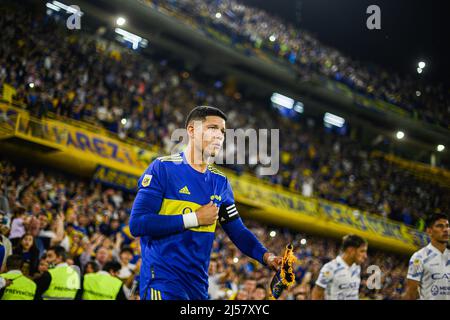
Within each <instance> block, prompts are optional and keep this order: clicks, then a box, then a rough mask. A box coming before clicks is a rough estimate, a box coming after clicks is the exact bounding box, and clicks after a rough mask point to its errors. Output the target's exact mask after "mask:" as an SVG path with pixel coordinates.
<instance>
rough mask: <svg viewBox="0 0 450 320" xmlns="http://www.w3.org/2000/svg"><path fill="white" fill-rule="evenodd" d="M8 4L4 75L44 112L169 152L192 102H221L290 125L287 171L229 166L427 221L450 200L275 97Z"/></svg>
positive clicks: (243, 121) (2, 20)
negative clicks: (234, 87) (270, 102)
mask: <svg viewBox="0 0 450 320" xmlns="http://www.w3.org/2000/svg"><path fill="white" fill-rule="evenodd" d="M2 10H3V11H2V14H1V15H0V28H2V30H3V31H2V33H1V35H0V39H1V42H0V47H1V50H0V84H5V83H6V84H10V85H12V86H13V87H14V88H15V89H16V95H15V98H16V101H19V102H21V103H23V105H24V106H26V108H27V109H28V110H29V111H30V112H32V113H33V114H35V115H37V116H39V117H46V116H47V115H50V114H55V115H56V116H57V117H70V118H73V119H76V120H82V121H85V122H88V123H92V124H95V125H101V126H103V127H105V128H106V129H108V130H110V131H112V132H114V133H117V134H118V137H119V138H120V139H125V138H133V139H137V140H141V141H144V142H145V143H148V144H150V145H154V146H158V147H160V148H162V149H163V150H164V151H165V153H169V152H171V150H172V147H173V146H174V144H175V143H174V142H173V141H171V140H170V137H171V133H172V132H173V130H174V129H176V128H182V127H183V121H184V116H185V113H186V110H188V109H189V108H190V107H191V106H194V105H204V104H207V105H215V106H220V108H222V109H223V110H224V111H225V112H227V113H228V116H229V121H228V126H229V127H231V128H243V129H247V128H255V129H259V128H269V129H270V128H289V130H283V129H282V130H280V134H281V136H280V141H281V146H280V147H281V150H280V157H281V168H280V170H279V172H278V174H276V175H273V176H261V175H260V174H259V173H260V170H261V168H262V167H261V165H246V166H230V168H231V169H234V170H236V171H237V172H238V173H240V172H242V170H246V171H250V172H252V173H255V174H256V175H258V176H260V178H261V179H264V180H267V181H268V182H270V183H272V184H275V185H282V186H284V187H287V188H290V189H291V190H293V191H296V192H300V193H302V194H303V195H304V196H319V197H322V198H325V199H328V200H331V201H336V202H341V203H344V204H348V205H350V206H353V207H356V208H358V209H360V210H367V211H369V212H372V213H377V214H380V215H382V216H384V217H386V218H391V219H394V220H398V221H402V222H404V223H406V224H408V225H412V226H417V227H418V228H419V229H421V228H423V219H424V213H425V212H445V211H448V209H449V208H450V196H449V193H448V192H446V191H447V190H446V189H445V188H444V187H442V186H439V185H437V184H435V183H432V182H429V181H425V180H422V179H419V178H417V177H415V176H414V175H413V174H411V173H410V172H408V171H405V170H402V169H400V168H399V167H397V166H395V165H393V164H391V163H390V162H388V161H386V160H383V159H381V158H377V157H373V156H371V154H370V153H369V152H368V151H367V150H365V148H364V146H362V145H361V144H360V143H359V142H358V141H356V140H355V139H353V138H351V137H350V136H349V135H340V134H337V133H335V132H330V130H328V129H326V128H323V126H322V124H321V123H317V122H315V121H314V119H306V118H301V119H300V120H298V121H292V120H291V119H287V118H285V117H283V116H281V115H280V114H279V113H278V112H277V110H276V109H274V108H270V107H268V106H267V102H262V101H258V100H255V99H256V98H255V99H253V98H248V99H247V97H246V96H244V94H243V93H242V94H241V93H239V92H232V93H230V92H229V91H228V88H226V86H225V85H224V84H223V83H222V82H221V81H217V80H216V81H215V80H214V79H208V78H202V81H199V80H198V79H197V78H196V77H195V76H194V75H192V74H190V73H189V72H188V71H185V70H184V69H183V68H180V67H177V66H174V65H172V64H169V63H168V61H167V60H164V59H163V60H159V59H156V58H154V57H147V56H144V55H143V54H139V53H137V52H133V51H131V50H127V49H124V48H122V47H121V46H118V45H117V44H115V43H113V42H110V41H107V40H105V39H103V38H101V37H95V36H92V35H88V34H84V33H77V34H71V33H68V32H70V31H67V30H66V29H63V28H59V27H58V25H57V24H55V22H54V21H53V19H51V18H50V17H49V16H45V17H36V16H34V15H30V14H28V13H24V12H21V11H11V10H8V9H5V8H2ZM3 13H5V14H3ZM13 21H14V23H13ZM18 21H20V23H16V22H18ZM30 30H31V31H30ZM50 30H51V32H50ZM31 84H32V85H31ZM240 114H245V115H246V116H245V117H241V116H240ZM229 152H236V150H234V151H233V150H231V151H229Z"/></svg>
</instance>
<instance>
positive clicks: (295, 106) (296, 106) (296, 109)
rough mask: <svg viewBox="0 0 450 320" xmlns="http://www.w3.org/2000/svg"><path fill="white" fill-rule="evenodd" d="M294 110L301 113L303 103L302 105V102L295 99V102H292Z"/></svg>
mask: <svg viewBox="0 0 450 320" xmlns="http://www.w3.org/2000/svg"><path fill="white" fill-rule="evenodd" d="M294 110H295V111H297V112H298V113H303V110H304V105H303V103H301V102H300V101H297V102H296V103H295V104H294Z"/></svg>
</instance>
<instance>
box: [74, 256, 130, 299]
mask: <svg viewBox="0 0 450 320" xmlns="http://www.w3.org/2000/svg"><path fill="white" fill-rule="evenodd" d="M120 269H121V265H120V263H118V262H115V261H114V262H108V263H106V264H105V266H104V267H103V270H101V271H98V272H94V273H89V274H85V275H84V278H83V284H82V293H81V298H82V299H83V300H127V297H126V294H125V292H124V286H123V282H122V280H120V279H119V278H118V275H119V272H120Z"/></svg>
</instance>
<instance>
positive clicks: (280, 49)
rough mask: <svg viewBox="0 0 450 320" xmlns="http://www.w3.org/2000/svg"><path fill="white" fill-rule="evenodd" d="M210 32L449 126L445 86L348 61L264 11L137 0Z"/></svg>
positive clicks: (233, 4) (232, 4)
mask: <svg viewBox="0 0 450 320" xmlns="http://www.w3.org/2000/svg"><path fill="white" fill-rule="evenodd" d="M141 1H142V2H143V3H147V4H149V5H152V6H153V7H154V8H157V9H158V10H161V11H163V12H165V13H168V14H171V15H175V16H176V17H177V18H178V19H182V20H184V21H185V22H186V23H188V24H190V25H192V26H194V27H196V28H198V29H200V30H202V31H203V32H204V33H206V34H210V35H214V33H211V32H210V31H209V30H211V29H212V30H214V31H215V32H219V34H220V35H221V36H222V37H215V38H216V39H219V40H220V39H222V38H223V36H225V37H226V39H228V42H229V43H231V44H232V45H233V46H235V47H237V46H238V45H241V46H243V47H244V48H245V52H247V53H249V52H254V51H259V52H261V51H262V52H268V53H270V55H271V56H273V57H279V58H281V59H283V60H285V61H287V62H289V63H290V64H291V65H293V66H297V68H296V70H297V72H298V73H299V74H300V75H301V76H302V77H310V76H311V74H318V75H321V76H325V77H327V78H330V79H333V80H336V81H339V82H342V83H344V84H346V85H347V86H348V87H350V88H351V89H352V90H355V91H356V92H359V93H362V94H364V95H366V96H368V97H370V98H377V99H381V100H384V101H387V102H389V103H392V104H395V105H397V106H400V107H401V108H403V109H405V110H407V111H408V112H409V113H410V114H412V115H414V116H415V117H417V118H419V119H421V120H425V121H427V122H430V123H435V124H439V125H441V126H443V127H445V128H448V125H449V124H448V121H447V119H448V118H449V117H450V101H449V95H448V92H446V89H445V87H444V85H443V84H429V83H428V84H421V83H420V82H419V80H418V79H416V78H414V77H413V76H411V75H399V74H397V73H395V72H392V70H386V69H384V68H382V67H381V66H378V65H371V64H370V63H368V62H361V61H357V60H355V59H352V58H350V57H348V56H346V55H344V54H343V53H341V52H339V51H338V50H336V49H334V48H331V47H329V46H327V45H325V44H323V43H321V42H320V41H319V40H318V39H317V38H316V37H315V36H314V35H312V34H311V33H309V32H308V31H306V30H303V29H300V28H298V27H295V26H294V25H292V24H289V23H287V22H286V21H282V20H281V19H280V18H278V17H276V16H275V15H272V14H270V13H267V12H266V11H264V10H262V9H259V8H254V7H250V6H247V5H244V4H243V3H241V2H240V1H235V0H219V1H217V0H208V1H203V0H194V1H191V0H189V1H186V0H180V1H174V0H141Z"/></svg>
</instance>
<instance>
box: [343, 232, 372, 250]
mask: <svg viewBox="0 0 450 320" xmlns="http://www.w3.org/2000/svg"><path fill="white" fill-rule="evenodd" d="M363 244H367V240H365V239H363V238H361V237H360V236H357V235H356V234H348V235H346V236H344V237H343V238H342V250H343V251H345V250H346V249H347V248H359V247H361V246H362V245H363Z"/></svg>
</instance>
